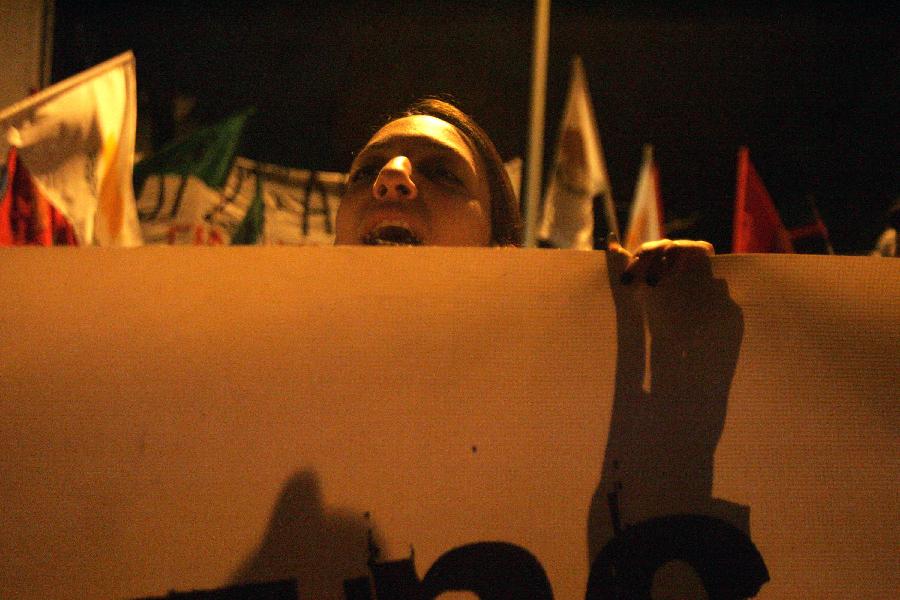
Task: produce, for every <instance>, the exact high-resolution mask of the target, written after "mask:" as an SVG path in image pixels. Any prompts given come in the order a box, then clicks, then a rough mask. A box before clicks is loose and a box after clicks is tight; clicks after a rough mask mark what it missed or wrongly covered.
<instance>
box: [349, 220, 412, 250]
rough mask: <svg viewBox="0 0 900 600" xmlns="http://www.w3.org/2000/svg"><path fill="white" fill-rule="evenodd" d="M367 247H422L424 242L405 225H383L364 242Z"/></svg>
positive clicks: (364, 239)
mask: <svg viewBox="0 0 900 600" xmlns="http://www.w3.org/2000/svg"><path fill="white" fill-rule="evenodd" d="M362 242H363V244H365V245H367V246H421V245H422V240H421V239H419V237H418V236H416V234H415V233H413V232H412V231H410V229H409V228H407V227H404V226H403V225H382V226H380V227H376V228H375V229H373V230H372V231H370V232H369V233H368V234H367V235H366V236H365V237H364V238H363V240H362Z"/></svg>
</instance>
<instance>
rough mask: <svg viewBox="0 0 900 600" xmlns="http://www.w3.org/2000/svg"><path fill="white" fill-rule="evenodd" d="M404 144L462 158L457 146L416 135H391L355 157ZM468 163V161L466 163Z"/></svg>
mask: <svg viewBox="0 0 900 600" xmlns="http://www.w3.org/2000/svg"><path fill="white" fill-rule="evenodd" d="M404 142H415V143H416V144H420V145H423V146H427V147H428V148H430V149H432V150H438V151H441V152H450V153H452V154H455V155H457V156H461V157H462V153H461V152H460V149H459V148H458V147H457V146H454V145H452V144H448V143H446V142H441V141H439V140H436V139H434V138H428V137H421V136H418V135H393V136H390V137H388V138H387V139H384V140H381V141H379V142H375V143H374V144H369V145H368V146H366V147H365V148H363V149H362V150H360V152H359V154H358V155H357V157H358V156H359V155H361V154H368V153H369V152H382V151H384V150H388V149H389V148H390V147H391V146H393V145H395V144H402V143H404ZM467 162H468V161H467Z"/></svg>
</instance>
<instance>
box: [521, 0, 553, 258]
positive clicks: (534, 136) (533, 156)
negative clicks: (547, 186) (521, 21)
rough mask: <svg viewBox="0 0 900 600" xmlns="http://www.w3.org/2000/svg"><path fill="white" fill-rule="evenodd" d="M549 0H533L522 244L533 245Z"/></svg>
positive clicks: (541, 159) (540, 165) (544, 102)
mask: <svg viewBox="0 0 900 600" xmlns="http://www.w3.org/2000/svg"><path fill="white" fill-rule="evenodd" d="M549 32H550V0H535V3H534V46H533V50H532V59H531V119H530V123H529V134H528V158H527V160H526V161H525V174H526V178H525V247H526V248H534V246H535V239H534V238H535V229H536V226H537V212H538V206H539V204H540V197H541V170H542V169H543V165H544V111H545V108H546V105H547V46H548V43H547V41H548V38H549Z"/></svg>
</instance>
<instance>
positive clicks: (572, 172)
mask: <svg viewBox="0 0 900 600" xmlns="http://www.w3.org/2000/svg"><path fill="white" fill-rule="evenodd" d="M598 195H603V196H604V197H605V202H606V205H607V212H609V207H610V206H611V202H612V198H611V193H610V185H609V176H608V175H607V172H606V160H605V159H604V157H603V148H602V147H601V146H600V133H599V132H598V130H597V120H596V118H595V117H594V108H593V104H592V103H591V94H590V92H589V90H588V86H587V77H586V76H585V73H584V67H583V66H582V64H581V59H580V58H579V57H577V56H576V57H575V59H574V60H573V61H572V75H571V79H570V81H569V94H568V97H567V98H566V105H565V110H564V111H563V118H562V125H561V126H560V132H559V142H558V144H557V147H556V155H555V158H554V162H553V172H552V174H551V175H550V181H549V183H548V185H547V191H546V193H545V194H544V210H543V218H542V219H541V226H540V229H539V232H538V236H539V238H540V239H542V240H545V241H547V242H549V243H550V244H551V245H553V246H555V247H558V248H576V249H580V250H591V249H593V247H594V208H593V201H594V197H595V196H598ZM614 216H615V215H614V214H613V215H612V217H613V218H614ZM607 218H610V215H607ZM610 227H611V229H612V230H613V231H616V229H617V227H616V226H615V225H614V222H613V223H611V224H610ZM616 233H618V231H616Z"/></svg>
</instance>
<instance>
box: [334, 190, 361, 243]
mask: <svg viewBox="0 0 900 600" xmlns="http://www.w3.org/2000/svg"><path fill="white" fill-rule="evenodd" d="M359 206H360V203H359V201H358V200H357V199H354V198H352V197H350V196H345V197H344V198H342V199H341V202H340V204H338V209H337V214H336V215H335V217H334V243H335V244H342V243H346V242H347V241H349V240H350V239H352V237H353V234H354V232H355V231H356V227H357V222H358V220H359Z"/></svg>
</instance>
